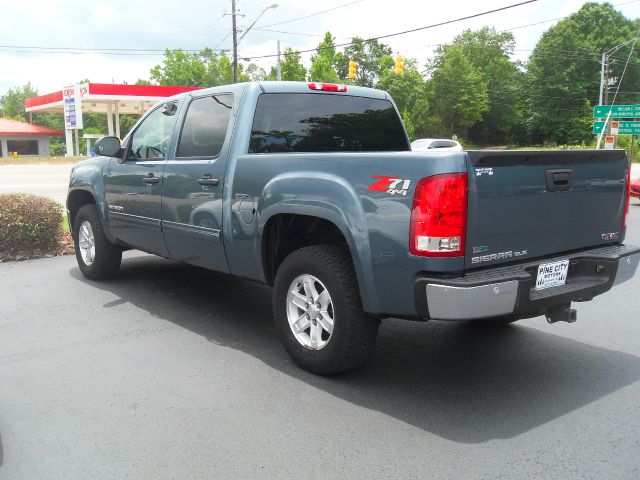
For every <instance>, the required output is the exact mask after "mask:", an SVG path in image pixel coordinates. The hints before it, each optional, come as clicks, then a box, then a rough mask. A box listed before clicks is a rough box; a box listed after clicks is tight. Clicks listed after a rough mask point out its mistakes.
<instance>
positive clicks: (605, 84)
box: [604, 60, 609, 105]
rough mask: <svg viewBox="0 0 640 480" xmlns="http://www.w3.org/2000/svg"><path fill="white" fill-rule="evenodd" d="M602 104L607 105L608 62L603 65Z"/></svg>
mask: <svg viewBox="0 0 640 480" xmlns="http://www.w3.org/2000/svg"><path fill="white" fill-rule="evenodd" d="M604 104H605V105H609V62H607V61H606V60H605V65H604Z"/></svg>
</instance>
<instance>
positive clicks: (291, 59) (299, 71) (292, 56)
mask: <svg viewBox="0 0 640 480" xmlns="http://www.w3.org/2000/svg"><path fill="white" fill-rule="evenodd" d="M301 60H302V56H301V55H300V53H298V52H295V51H294V50H293V49H292V48H291V47H287V48H285V50H284V55H283V58H282V61H281V62H280V71H281V77H282V80H289V81H295V80H306V78H307V69H306V68H305V67H304V65H303V64H302V61H301ZM277 78H278V72H277V69H276V67H275V66H274V67H271V71H270V72H269V75H268V76H267V80H276V79H277Z"/></svg>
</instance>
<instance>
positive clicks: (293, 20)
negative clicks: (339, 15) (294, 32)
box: [262, 0, 364, 28]
mask: <svg viewBox="0 0 640 480" xmlns="http://www.w3.org/2000/svg"><path fill="white" fill-rule="evenodd" d="M362 1H364V0H356V1H355V2H350V3H345V4H344V5H338V6H337V7H333V8H330V9H328V10H323V11H321V12H316V13H312V14H311V15H305V16H304V17H298V18H292V19H291V20H285V21H284V22H277V23H270V24H269V25H263V26H262V27H263V28H268V27H275V26H276V25H283V24H285V23H291V22H297V21H298V20H304V19H305V18H311V17H316V16H318V15H322V14H323V13H328V12H333V11H334V10H338V9H339V8H344V7H348V6H349V5H353V4H355V3H360V2H362Z"/></svg>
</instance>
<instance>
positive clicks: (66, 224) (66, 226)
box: [62, 215, 71, 233]
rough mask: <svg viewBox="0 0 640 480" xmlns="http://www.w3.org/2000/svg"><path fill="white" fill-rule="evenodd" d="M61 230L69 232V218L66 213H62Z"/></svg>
mask: <svg viewBox="0 0 640 480" xmlns="http://www.w3.org/2000/svg"><path fill="white" fill-rule="evenodd" d="M62 231H63V232H67V233H71V229H70V228H69V219H68V218H67V216H66V215H62Z"/></svg>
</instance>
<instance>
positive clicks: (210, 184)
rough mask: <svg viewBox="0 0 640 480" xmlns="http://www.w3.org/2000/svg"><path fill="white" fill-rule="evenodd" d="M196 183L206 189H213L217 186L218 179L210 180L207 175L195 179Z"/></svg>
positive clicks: (209, 176)
mask: <svg viewBox="0 0 640 480" xmlns="http://www.w3.org/2000/svg"><path fill="white" fill-rule="evenodd" d="M196 182H198V183H199V184H200V185H204V186H207V187H215V186H216V185H218V179H217V178H212V177H211V175H209V174H206V175H205V176H204V177H202V178H199V179H197V180H196Z"/></svg>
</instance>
